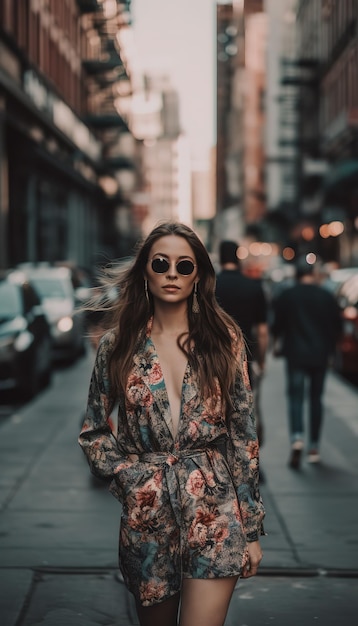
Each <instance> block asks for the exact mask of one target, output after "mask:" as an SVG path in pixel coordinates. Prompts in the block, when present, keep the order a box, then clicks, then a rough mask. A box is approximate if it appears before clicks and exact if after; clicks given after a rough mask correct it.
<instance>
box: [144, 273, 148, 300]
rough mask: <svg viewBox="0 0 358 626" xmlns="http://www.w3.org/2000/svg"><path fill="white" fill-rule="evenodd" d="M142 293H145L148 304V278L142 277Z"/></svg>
mask: <svg viewBox="0 0 358 626" xmlns="http://www.w3.org/2000/svg"><path fill="white" fill-rule="evenodd" d="M144 293H145V297H146V300H147V302H148V304H149V293H148V280H147V279H146V278H145V279H144Z"/></svg>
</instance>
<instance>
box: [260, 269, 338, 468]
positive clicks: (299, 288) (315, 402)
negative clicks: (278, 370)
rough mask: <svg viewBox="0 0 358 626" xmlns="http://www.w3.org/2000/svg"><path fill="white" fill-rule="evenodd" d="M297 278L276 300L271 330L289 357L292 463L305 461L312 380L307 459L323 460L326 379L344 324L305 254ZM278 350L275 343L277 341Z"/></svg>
mask: <svg viewBox="0 0 358 626" xmlns="http://www.w3.org/2000/svg"><path fill="white" fill-rule="evenodd" d="M296 278H297V282H296V284H295V285H294V286H292V287H289V288H288V289H285V290H284V291H283V292H281V294H280V295H279V296H278V298H277V299H276V300H275V301H274V303H273V311H274V315H273V324H272V334H273V337H274V346H275V344H277V342H278V341H279V343H280V345H281V354H282V356H283V357H284V358H285V359H286V377H287V397H288V417H289V430H290V439H291V456H290V459H289V465H290V467H292V468H293V469H298V468H299V466H300V460H301V454H302V450H303V447H304V443H303V439H304V425H303V406H304V397H305V385H306V384H307V383H308V385H309V452H308V461H309V462H311V463H317V462H319V460H320V456H319V442H320V435H321V427H322V419H323V407H322V395H323V389H324V382H325V378H326V373H327V369H328V365H329V361H330V358H331V356H332V355H333V353H334V350H335V345H336V341H337V339H338V335H339V333H340V330H341V316H340V311H339V307H338V304H337V302H336V300H335V298H334V296H333V295H332V294H331V293H330V292H329V291H328V290H326V289H324V288H323V287H320V286H319V285H317V284H316V281H315V276H314V266H313V265H309V264H308V263H307V261H306V259H305V258H301V259H299V260H298V262H297V265H296ZM274 354H275V347H274Z"/></svg>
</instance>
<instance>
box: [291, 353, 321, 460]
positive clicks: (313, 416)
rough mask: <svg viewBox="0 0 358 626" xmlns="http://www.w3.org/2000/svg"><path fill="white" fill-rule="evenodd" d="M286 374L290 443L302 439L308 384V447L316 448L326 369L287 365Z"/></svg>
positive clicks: (319, 431)
mask: <svg viewBox="0 0 358 626" xmlns="http://www.w3.org/2000/svg"><path fill="white" fill-rule="evenodd" d="M286 372H287V396H288V415H289V428H290V437H291V442H293V441H297V439H303V433H304V421H303V406H304V399H305V391H306V385H307V384H308V397H309V403H308V407H309V435H310V446H311V447H312V448H317V447H318V444H319V440H320V433H321V426H322V420H323V406H322V394H323V389H324V381H325V378H326V373H327V367H326V366H320V367H310V366H306V367H298V366H294V365H292V364H290V363H287V365H286Z"/></svg>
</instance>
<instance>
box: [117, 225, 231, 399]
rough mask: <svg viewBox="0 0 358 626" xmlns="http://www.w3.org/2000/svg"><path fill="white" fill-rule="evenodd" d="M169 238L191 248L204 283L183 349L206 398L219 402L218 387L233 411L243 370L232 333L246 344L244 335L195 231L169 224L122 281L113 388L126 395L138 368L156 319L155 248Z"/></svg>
mask: <svg viewBox="0 0 358 626" xmlns="http://www.w3.org/2000/svg"><path fill="white" fill-rule="evenodd" d="M167 235H176V236H178V237H183V239H185V240H186V241H187V242H188V244H189V245H190V247H191V248H192V250H193V253H194V255H195V258H196V263H197V267H198V275H199V277H200V280H199V283H198V293H197V297H198V302H199V308H200V312H199V313H193V311H192V299H193V295H191V296H190V297H189V298H188V327H189V332H188V333H186V334H185V335H181V336H180V337H178V345H179V347H180V348H181V350H182V351H183V352H184V354H185V355H186V357H187V358H188V361H189V363H190V365H191V367H192V368H193V370H194V371H195V372H196V373H197V375H198V379H199V384H200V389H201V393H202V396H203V397H208V396H210V395H213V396H215V395H216V393H217V387H216V381H218V382H219V385H220V388H221V393H222V395H223V399H224V401H225V402H226V405H227V406H230V404H231V400H230V391H231V390H232V387H233V384H234V379H235V374H236V373H237V369H238V367H239V364H238V362H237V360H236V359H235V358H233V348H232V342H233V338H232V332H234V335H235V336H236V337H237V340H238V341H239V342H242V341H243V338H242V334H241V331H240V329H239V327H238V326H237V325H236V324H235V322H234V321H233V320H232V318H231V317H229V316H228V315H227V314H226V313H225V312H224V311H223V310H222V309H221V307H220V306H219V305H218V303H217V301H216V298H215V283H216V275H215V270H214V267H213V265H212V263H211V260H210V257H209V255H208V253H207V250H206V248H205V246H204V245H203V244H202V242H201V241H200V239H199V237H198V236H197V235H196V234H195V232H194V231H193V230H192V229H191V228H189V227H188V226H186V225H184V224H181V223H177V222H164V223H162V224H160V225H158V226H157V227H156V228H154V230H152V232H151V233H150V234H149V235H148V237H147V238H146V239H145V241H144V242H143V243H142V244H141V245H140V247H139V248H138V251H137V254H136V257H135V259H134V262H133V264H132V265H131V266H130V267H129V268H127V269H126V270H125V271H124V272H122V273H121V274H120V276H119V277H118V281H117V287H118V290H119V293H120V296H119V298H118V301H117V303H116V305H115V307H114V308H113V310H112V324H113V327H114V331H115V343H114V347H113V351H112V354H111V357H110V361H109V375H110V380H111V383H112V385H113V388H114V390H115V392H116V393H120V394H122V393H124V390H125V388H126V383H127V380H128V376H129V374H130V371H131V369H132V367H133V355H134V353H135V352H136V350H137V348H138V346H139V345H140V343H141V342H142V341H143V340H144V337H145V333H146V328H147V324H148V321H149V319H150V318H151V317H152V315H153V313H154V309H153V301H152V298H151V294H150V293H149V294H148V295H149V302H148V300H147V298H146V296H145V290H144V272H145V268H146V265H147V262H148V257H149V253H150V250H151V248H152V246H153V244H154V243H155V242H156V241H157V240H158V239H160V238H161V237H165V236H167ZM229 329H230V330H231V333H230V330H229ZM191 346H194V347H195V348H194V350H191V349H190V347H191Z"/></svg>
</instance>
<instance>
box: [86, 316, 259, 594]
mask: <svg viewBox="0 0 358 626" xmlns="http://www.w3.org/2000/svg"><path fill="white" fill-rule="evenodd" d="M113 342H114V335H113V333H111V332H109V333H107V334H106V335H105V336H104V337H103V338H102V340H101V343H100V346H99V349H98V352H97V356H96V362H95V365H94V368H93V373H92V378H91V383H90V390H89V397H88V406H87V413H86V418H85V421H84V424H83V427H82V431H81V434H80V437H79V442H80V445H81V446H82V448H83V450H84V452H85V454H86V456H87V458H88V461H89V464H90V466H91V469H92V471H93V472H94V473H95V474H96V475H98V476H100V477H102V478H107V479H110V480H111V483H110V490H111V492H112V493H113V495H115V497H116V498H117V499H119V500H120V502H121V503H122V516H121V525H120V539H119V565H120V568H121V571H122V573H123V576H124V580H125V582H126V585H127V587H128V589H129V590H130V591H131V592H132V593H133V594H134V595H135V597H136V598H137V599H138V601H139V602H140V603H141V604H142V605H143V606H150V605H152V604H155V603H157V602H161V601H163V600H165V599H167V598H169V597H170V596H172V595H173V594H175V593H177V592H178V591H179V590H180V587H181V580H182V578H183V577H186V578H220V577H226V576H234V575H240V573H241V572H242V568H243V567H244V566H245V563H246V561H247V559H248V550H247V542H248V541H254V540H256V539H257V538H258V536H259V535H260V534H262V533H263V531H262V520H263V517H264V507H263V504H262V501H261V498H260V493H259V489H258V452H259V451H258V442H257V435H256V431H255V421H254V415H253V404H252V395H251V390H250V385H249V378H248V375H247V369H246V362H245V358H246V357H245V350H244V347H243V345H238V343H237V341H235V338H233V354H234V356H235V358H238V359H240V361H241V364H242V372H243V374H242V375H238V376H237V380H236V384H235V390H234V393H233V407H234V408H233V410H231V411H230V412H229V414H228V415H225V413H224V411H223V406H222V402H221V397H220V393H218V395H217V398H216V399H215V402H212V400H211V399H209V400H203V399H202V397H201V395H200V389H199V385H198V382H197V379H196V376H195V373H194V372H193V371H192V370H191V367H190V365H189V364H187V367H186V371H185V375H184V380H183V386H182V406H181V415H180V421H179V427H178V432H177V435H176V437H173V434H172V433H173V430H172V422H171V415H170V407H169V399H168V394H167V391H166V388H165V382H164V378H163V374H162V370H161V367H160V363H159V359H158V355H157V354H156V351H155V346H154V344H153V342H152V340H151V337H150V325H149V327H148V333H147V337H146V340H145V341H144V342H143V345H142V346H141V348H140V349H138V351H137V353H136V355H135V357H134V363H133V370H132V373H131V375H130V377H129V379H128V384H127V389H126V394H125V397H124V398H119V399H118V398H114V397H113V394H112V393H111V388H110V383H109V378H108V358H109V356H110V353H111V349H112V346H113ZM116 402H117V403H118V406H119V408H118V432H117V434H116V435H114V434H113V432H112V430H111V422H110V414H111V410H112V408H113V406H114V404H115V403H116ZM223 440H225V442H226V443H225V454H223V452H222V446H221V445H219V442H222V441H223Z"/></svg>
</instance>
